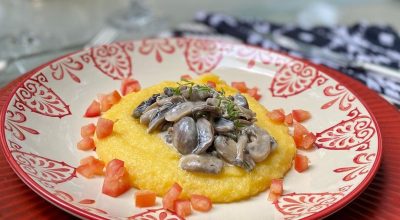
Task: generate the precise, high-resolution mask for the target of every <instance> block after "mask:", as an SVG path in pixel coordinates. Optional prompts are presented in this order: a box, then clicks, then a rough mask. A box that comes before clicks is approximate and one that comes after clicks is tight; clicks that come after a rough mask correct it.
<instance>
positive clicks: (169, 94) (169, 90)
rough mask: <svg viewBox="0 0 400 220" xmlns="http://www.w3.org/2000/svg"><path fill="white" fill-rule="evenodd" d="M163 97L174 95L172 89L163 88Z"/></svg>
mask: <svg viewBox="0 0 400 220" xmlns="http://www.w3.org/2000/svg"><path fill="white" fill-rule="evenodd" d="M164 95H166V96H173V95H174V89H173V88H172V87H165V88H164Z"/></svg>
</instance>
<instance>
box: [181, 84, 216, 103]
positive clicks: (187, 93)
mask: <svg viewBox="0 0 400 220" xmlns="http://www.w3.org/2000/svg"><path fill="white" fill-rule="evenodd" d="M181 93H182V96H183V97H185V98H186V99H187V100H189V101H193V102H196V101H205V100H206V99H207V98H210V97H212V96H213V92H211V91H208V90H202V89H200V87H199V86H197V85H196V86H193V87H182V89H181Z"/></svg>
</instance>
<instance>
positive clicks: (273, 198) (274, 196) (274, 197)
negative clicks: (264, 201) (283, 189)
mask: <svg viewBox="0 0 400 220" xmlns="http://www.w3.org/2000/svg"><path fill="white" fill-rule="evenodd" d="M280 196H281V195H280V194H277V193H273V192H269V194H268V200H269V201H272V202H275V201H277V200H278V199H279V197H280Z"/></svg>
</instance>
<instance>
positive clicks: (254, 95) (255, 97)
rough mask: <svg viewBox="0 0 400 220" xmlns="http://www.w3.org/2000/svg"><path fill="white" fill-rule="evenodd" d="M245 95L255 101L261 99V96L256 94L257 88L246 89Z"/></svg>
mask: <svg viewBox="0 0 400 220" xmlns="http://www.w3.org/2000/svg"><path fill="white" fill-rule="evenodd" d="M247 94H249V96H251V97H253V98H254V99H255V100H257V101H258V100H260V99H261V95H260V94H259V93H258V88H257V87H254V88H252V89H248V90H247Z"/></svg>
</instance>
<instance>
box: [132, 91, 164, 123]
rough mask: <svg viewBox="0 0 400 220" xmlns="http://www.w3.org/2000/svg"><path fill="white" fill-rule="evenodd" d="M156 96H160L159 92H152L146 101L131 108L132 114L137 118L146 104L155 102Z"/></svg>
mask: <svg viewBox="0 0 400 220" xmlns="http://www.w3.org/2000/svg"><path fill="white" fill-rule="evenodd" d="M158 96H160V94H154V95H152V96H151V97H150V98H149V99H147V100H146V101H143V102H142V103H140V104H139V105H138V106H137V107H136V108H135V110H133V113H132V116H133V117H134V118H139V117H140V116H141V115H142V114H143V112H144V111H145V110H146V108H147V107H148V106H150V105H151V104H153V103H155V102H156V100H157V97H158Z"/></svg>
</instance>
